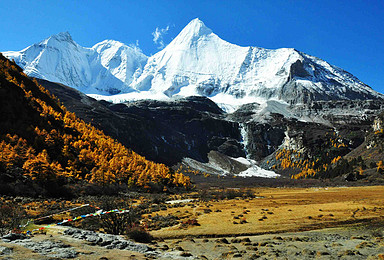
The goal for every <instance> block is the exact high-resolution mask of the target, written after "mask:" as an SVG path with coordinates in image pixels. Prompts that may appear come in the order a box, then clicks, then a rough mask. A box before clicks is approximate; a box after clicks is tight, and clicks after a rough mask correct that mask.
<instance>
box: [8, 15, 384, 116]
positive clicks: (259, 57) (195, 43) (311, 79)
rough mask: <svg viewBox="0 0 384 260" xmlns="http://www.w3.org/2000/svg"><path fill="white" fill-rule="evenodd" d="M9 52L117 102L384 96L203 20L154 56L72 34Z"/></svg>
mask: <svg viewBox="0 0 384 260" xmlns="http://www.w3.org/2000/svg"><path fill="white" fill-rule="evenodd" d="M49 41H53V43H55V41H56V42H59V43H62V42H65V43H67V44H63V45H59V46H61V47H62V49H57V50H58V52H57V51H52V48H48V47H50V46H48V45H49V44H48V43H49ZM45 42H46V43H45ZM44 44H45V45H44ZM36 46H37V47H39V48H40V49H39V48H37V47H36ZM44 46H48V47H47V48H43V47H44ZM36 48H37V49H36ZM4 54H5V56H8V57H9V58H13V59H14V60H15V62H16V63H17V64H19V65H20V66H21V67H23V69H24V70H25V72H26V74H27V75H30V76H35V77H38V78H42V79H46V80H49V81H53V82H59V83H62V84H65V85H68V86H71V87H75V88H77V89H79V90H80V91H82V92H84V93H86V94H92V97H94V98H97V99H104V100H109V101H113V102H116V103H118V102H124V101H132V100H140V99H155V100H166V99H169V98H172V97H177V96H181V97H188V96H194V95H197V96H206V97H208V98H210V99H211V100H213V101H214V102H216V103H217V104H219V105H220V106H221V107H222V108H224V109H225V110H228V111H233V110H235V109H237V108H238V107H239V106H240V105H242V104H246V103H253V102H257V103H263V102H265V101H267V100H271V99H272V100H279V101H280V102H283V103H289V104H298V103H306V102H310V101H317V100H340V99H342V100H355V99H383V97H384V96H383V95H382V94H380V93H378V92H376V91H374V90H373V89H372V88H370V87H369V86H368V85H366V84H364V83H363V82H361V81H360V80H359V79H358V78H356V77H355V76H353V75H352V74H350V73H348V72H346V71H345V70H343V69H341V68H338V67H336V66H334V65H331V64H329V63H328V62H326V61H324V60H322V59H320V58H317V57H314V56H311V55H308V54H305V53H303V52H300V51H298V50H296V49H293V48H280V49H264V48H260V47H252V46H247V47H241V46H238V45H235V44H231V43H229V42H226V41H225V40H222V39H221V38H220V37H219V36H217V35H216V34H214V32H213V31H212V30H211V29H209V28H208V27H207V26H205V24H204V23H203V22H202V21H201V20H199V19H198V18H196V19H194V20H192V21H191V22H190V23H189V24H188V25H187V26H186V27H185V28H184V29H183V30H182V31H181V32H180V33H179V34H178V36H177V37H175V38H174V39H173V40H172V41H171V42H170V43H169V44H168V45H167V46H166V47H165V48H164V49H163V50H161V51H159V52H158V53H156V54H154V55H152V56H151V57H147V56H145V55H144V54H143V53H142V52H141V50H140V49H138V48H133V47H130V46H127V45H125V44H123V43H121V42H118V41H114V40H105V41H102V42H100V43H97V44H95V45H94V46H93V47H91V48H84V47H81V46H80V45H78V44H77V43H75V42H74V41H73V39H72V37H71V36H70V35H69V33H68V32H66V33H59V34H58V35H56V36H51V37H49V38H48V39H46V40H44V41H42V42H40V43H39V44H35V45H32V46H30V47H27V48H25V49H23V50H22V51H20V52H5V53H4ZM59 58H62V60H60V59H59ZM55 61H56V63H55ZM48 65H49V66H48ZM106 94H107V95H112V96H105V95H106ZM116 94H118V95H116Z"/></svg>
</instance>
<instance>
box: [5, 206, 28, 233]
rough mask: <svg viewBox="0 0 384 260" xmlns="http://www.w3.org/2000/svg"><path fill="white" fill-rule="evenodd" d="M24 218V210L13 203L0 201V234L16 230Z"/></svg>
mask: <svg viewBox="0 0 384 260" xmlns="http://www.w3.org/2000/svg"><path fill="white" fill-rule="evenodd" d="M25 218H26V213H25V211H24V210H23V209H22V208H21V207H20V206H19V205H17V204H15V203H5V202H3V201H1V202H0V235H5V234H7V233H9V232H10V231H18V230H19V225H20V224H21V222H22V221H23V220H24V219H25Z"/></svg>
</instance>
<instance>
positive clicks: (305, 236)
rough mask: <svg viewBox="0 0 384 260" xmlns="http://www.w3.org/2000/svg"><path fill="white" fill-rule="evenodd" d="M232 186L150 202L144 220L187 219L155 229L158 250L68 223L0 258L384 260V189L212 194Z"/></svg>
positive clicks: (0, 252)
mask: <svg viewBox="0 0 384 260" xmlns="http://www.w3.org/2000/svg"><path fill="white" fill-rule="evenodd" d="M231 190H232V191H233V192H236V191H239V189H229V190H228V189H227V190H208V191H206V192H205V193H204V192H201V191H200V192H199V193H191V194H183V195H175V196H171V197H170V198H168V199H169V200H171V199H172V200H174V201H173V202H174V203H159V204H156V205H154V204H153V205H151V206H150V209H152V208H153V206H156V207H159V208H160V209H159V210H150V211H149V212H150V213H147V214H144V215H143V216H142V221H143V222H144V223H145V222H148V223H149V222H152V221H153V220H154V219H155V217H159V216H173V217H176V218H177V219H178V220H180V222H179V223H180V224H176V225H173V226H170V227H165V228H160V227H159V228H155V229H152V231H150V233H151V234H152V235H153V236H154V237H155V238H156V240H155V242H153V243H152V244H148V245H149V247H151V248H152V249H153V250H152V249H151V250H149V251H146V252H141V251H140V250H139V251H136V252H135V251H129V250H128V249H129V248H128V247H127V246H122V245H124V243H125V242H121V241H120V242H113V243H112V244H113V245H116V246H115V247H114V248H107V247H105V246H102V244H101V243H95V242H92V239H93V237H94V236H95V234H96V233H94V232H93V233H89V232H91V231H82V230H78V231H76V232H78V234H77V235H76V234H75V235H70V234H69V233H68V232H67V233H66V232H65V230H66V229H67V228H68V227H55V228H48V229H47V234H46V235H39V234H36V235H35V236H34V237H32V238H31V239H27V240H30V241H31V242H19V243H14V242H5V241H1V240H0V259H62V258H70V257H71V255H72V257H74V258H76V259H106V258H107V259H150V258H152V259H153V258H155V259H232V258H237V259H312V258H320V259H334V258H341V259H383V257H384V225H383V224H384V206H383V202H384V186H365V187H328V188H327V187H321V188H316V187H314V188H254V189H252V192H251V193H252V194H254V195H255V197H253V198H252V197H235V198H234V199H217V198H214V196H212V195H213V194H216V195H217V194H220V192H222V193H225V192H226V193H228V192H231ZM247 193H248V194H250V192H249V191H244V193H243V194H244V195H245V194H247ZM166 220H167V218H164V219H163V221H162V222H165V221H166ZM149 226H150V225H149ZM82 232H83V233H82ZM116 239H117V240H118V238H116ZM24 241H25V240H24ZM54 242H58V244H57V243H54ZM42 247H44V248H47V247H48V248H51V249H50V250H51V251H48V252H47V251H44V250H42V249H41V248H42ZM119 247H121V249H119ZM7 248H8V249H7ZM133 248H134V247H133ZM138 248H140V246H138ZM56 251H57V252H59V255H57V254H56V258H55V256H54V255H53V253H52V252H56ZM140 252H141V253H140ZM60 254H61V255H60ZM61 256H62V257H61ZM102 257H106V258H102Z"/></svg>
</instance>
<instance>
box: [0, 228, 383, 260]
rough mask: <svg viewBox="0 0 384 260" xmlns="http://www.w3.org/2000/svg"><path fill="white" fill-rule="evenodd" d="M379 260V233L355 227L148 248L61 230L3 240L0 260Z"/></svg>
mask: <svg viewBox="0 0 384 260" xmlns="http://www.w3.org/2000/svg"><path fill="white" fill-rule="evenodd" d="M313 258H319V259H336V258H337V259H384V227H383V226H381V225H379V224H375V225H374V226H358V227H345V228H332V229H322V230H315V231H305V232H295V233H283V234H269V235H259V236H239V237H221V238H184V239H166V240H161V241H157V242H154V243H152V244H150V245H145V244H139V243H135V242H132V241H130V240H126V239H125V238H123V237H121V236H115V235H109V234H102V233H96V232H92V231H86V230H81V229H74V228H60V229H56V230H51V231H49V232H48V233H47V234H46V235H35V236H33V237H31V238H25V237H20V236H14V237H9V236H8V237H5V238H3V239H2V241H1V242H0V259H103V260H106V259H313Z"/></svg>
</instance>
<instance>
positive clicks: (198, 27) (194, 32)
mask: <svg viewBox="0 0 384 260" xmlns="http://www.w3.org/2000/svg"><path fill="white" fill-rule="evenodd" d="M211 33H212V30H211V29H209V28H208V27H207V26H205V24H204V23H203V22H202V21H201V20H200V19H199V18H195V19H193V20H192V21H190V22H189V23H188V24H187V26H185V27H184V29H183V30H182V31H181V32H180V34H179V35H184V36H186V35H189V36H194V37H196V36H203V35H207V34H211Z"/></svg>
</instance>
